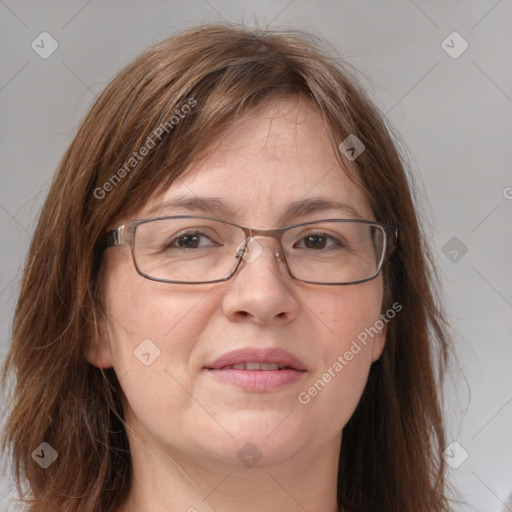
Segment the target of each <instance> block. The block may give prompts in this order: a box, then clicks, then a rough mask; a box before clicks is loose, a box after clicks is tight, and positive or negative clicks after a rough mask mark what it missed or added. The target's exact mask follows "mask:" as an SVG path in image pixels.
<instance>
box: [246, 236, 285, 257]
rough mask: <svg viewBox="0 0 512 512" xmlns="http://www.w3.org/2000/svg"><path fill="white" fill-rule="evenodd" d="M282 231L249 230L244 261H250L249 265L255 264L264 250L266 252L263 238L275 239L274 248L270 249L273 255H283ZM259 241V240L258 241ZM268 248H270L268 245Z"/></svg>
mask: <svg viewBox="0 0 512 512" xmlns="http://www.w3.org/2000/svg"><path fill="white" fill-rule="evenodd" d="M282 231H283V230H282V229H254V228H248V231H246V238H245V240H244V241H243V247H244V251H243V259H244V260H246V261H248V262H249V263H251V262H253V261H254V260H255V259H256V258H257V257H258V256H259V255H260V254H261V253H262V252H263V251H264V250H265V242H263V241H262V239H263V238H274V239H275V240H276V242H274V246H273V247H272V246H271V247H270V250H271V251H272V253H274V251H276V252H275V254H276V255H277V256H278V255H279V254H282V253H283V248H282V245H281V233H282ZM257 239H259V240H257ZM267 248H269V246H268V245H267Z"/></svg>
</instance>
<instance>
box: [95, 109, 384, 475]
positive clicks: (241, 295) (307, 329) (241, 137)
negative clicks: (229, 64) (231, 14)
mask: <svg viewBox="0 0 512 512" xmlns="http://www.w3.org/2000/svg"><path fill="white" fill-rule="evenodd" d="M178 196H186V197H188V198H204V197H215V198H218V199H220V200H221V201H222V202H223V203H225V205H227V206H228V207H229V208H230V211H231V212H232V213H231V214H228V213H227V212H216V214H215V215H212V212H211V211H209V210H198V209H194V210H190V209H184V208H182V207H180V208H168V207H167V208H166V207H161V206H159V205H161V204H162V203H164V202H167V201H170V200H172V199H173V198H176V197H178ZM312 198H315V199H318V198H323V199H326V200H330V201H337V202H340V203H344V204H345V205H346V208H345V209H339V208H335V209H321V210H314V211H310V212H309V213H303V214H301V215H299V216H294V217H285V216H284V212H285V211H286V210H287V207H288V205H290V204H291V203H294V202H298V201H299V202H301V201H306V200H310V199H312ZM150 212H151V213H150ZM175 214H176V215H181V214H191V215H205V216H215V217H218V218H222V219H224V220H228V221H231V222H234V223H236V224H239V225H243V226H250V227H253V228H259V229H271V228H276V227H281V226H286V225H290V224H296V223H300V222H306V221H314V220H320V219H328V218H354V217H355V216H357V217H359V218H362V219H374V217H373V215H372V211H371V209H370V206H369V202H368V200H367V198H366V196H365V194H364V193H363V191H362V190H361V189H360V188H359V186H357V185H356V184H354V183H353V182H352V181H351V180H350V179H349V178H348V177H347V175H346V174H345V172H344V170H343V169H342V168H340V166H339V164H338V163H337V160H336V159H335V156H334V154H333V149H332V147H331V144H330V142H329V139H328V135H327V129H326V126H325V124H324V122H323V120H322V117H321V116H320V115H319V114H318V113H317V112H316V111H315V110H314V109H313V107H312V106H311V105H310V104H309V103H307V102H304V101H302V102H299V101H298V100H280V101H275V102H273V103H271V104H268V105H266V106H265V107H260V108H259V109H258V110H256V111H254V112H253V113H252V114H251V115H250V116H249V117H247V118H246V119H245V120H243V121H241V122H240V123H239V124H237V125H236V127H235V128H234V129H232V130H230V131H229V132H228V133H227V134H226V135H225V136H224V137H223V138H222V140H221V141H220V143H218V145H215V146H214V147H213V148H212V149H211V151H210V152H208V153H207V156H206V157H205V158H204V159H203V160H202V161H200V162H198V163H196V164H195V165H193V166H192V167H191V168H190V169H189V170H188V172H187V173H186V174H185V175H183V176H182V177H181V178H180V179H178V180H177V181H176V182H174V183H173V185H172V186H171V187H170V188H169V189H168V190H167V191H166V193H165V195H164V197H161V198H158V199H155V200H153V201H151V202H149V203H148V204H147V205H146V206H145V207H144V208H143V209H142V210H141V211H139V212H138V214H137V215H136V217H135V218H137V219H143V218H148V217H153V216H164V215H175ZM128 220H133V219H121V220H120V224H121V223H123V222H125V221H128ZM257 242H258V244H259V245H260V247H261V248H262V249H263V252H262V253H261V254H259V256H258V257H257V258H256V259H254V260H253V261H251V262H250V263H249V262H248V261H243V262H242V264H241V267H240V268H239V270H238V271H237V273H236V274H235V275H234V276H233V277H232V278H231V279H230V280H228V281H225V282H221V283H214V284H194V285H187V284H168V283H159V282H155V281H151V280H148V279H145V278H144V277H142V276H140V275H139V274H138V273H137V271H136V269H135V267H134V264H133V261H132V257H131V253H130V248H129V246H128V244H125V245H123V246H121V247H115V248H111V249H108V251H107V254H106V259H105V273H104V276H105V277H104V287H103V302H104V307H105V309H106V312H107V327H106V329H105V335H104V337H103V339H102V340H100V342H99V343H98V345H97V346H96V347H94V348H93V347H91V348H89V349H88V353H87V354H86V357H87V359H88V360H89V361H90V362H91V363H93V364H95V365H97V366H100V367H103V368H106V367H110V366H112V367H113V368H114V370H115V372H116V374H117V376H118V378H119V381H120V384H121V387H122V389H123V391H124V394H125V413H126V421H127V424H128V425H129V427H130V431H131V432H132V434H131V435H135V436H136V437H137V438H139V439H141V440H142V441H143V442H144V443H145V444H146V446H148V447H151V448H154V452H155V453H161V454H163V455H164V457H166V458H169V457H170V459H171V460H173V461H180V460H187V461H196V462H197V463H200V464H201V465H203V466H205V465H208V464H209V463H212V464H213V463H215V464H224V465H227V466H237V467H241V465H240V464H241V461H242V463H244V464H246V465H250V463H249V462H248V461H249V459H250V458H251V457H252V459H251V460H256V459H258V458H259V457H261V459H260V460H259V461H258V464H259V465H265V464H269V465H270V464H276V463H279V462H283V461H286V460H289V459H290V458H296V459H297V460H298V458H300V456H301V454H305V453H309V454H315V453H319V452H320V451H322V450H326V449H330V448H331V447H333V450H334V447H339V442H340V440H341V435H340V432H341V431H342V429H343V427H344V425H345V424H346V422H347V421H348V419H349V418H350V416H351V415H352V413H353V411H354V409H355V407H356V405H357V403H358V401H359V399H360V397H361V394H362V391H363V388H364V386H365V383H366V380H367V376H368V371H369V368H370V365H371V363H372V362H373V361H375V360H376V359H377V358H378V357H379V356H380V354H381V351H382V348H383V344H384V339H385V329H382V330H381V331H380V332H379V334H377V335H375V336H374V337H373V338H372V337H371V336H367V340H366V343H361V342H358V343H357V345H358V347H359V350H357V349H355V348H354V344H353V342H354V340H357V338H358V335H360V334H361V333H362V332H364V331H365V329H367V328H370V327H372V326H374V325H375V323H376V321H377V320H378V319H379V314H380V313H381V301H382V295H383V282H382V277H381V276H379V277H377V278H376V279H373V280H371V281H368V282H365V283H361V284H356V285H348V286H339V285H334V286H329V285H319V284H307V283H303V282H299V281H297V280H294V279H292V278H291V277H290V276H289V274H288V272H287V269H286V265H285V263H283V262H282V261H278V259H277V258H276V256H275V253H276V250H277V249H278V244H277V241H276V240H273V239H272V238H258V239H257ZM233 256H234V255H233ZM360 339H361V338H360ZM143 340H145V341H143ZM141 343H142V345H141ZM272 349H279V350H280V351H285V353H284V352H281V353H280V354H279V353H277V352H275V353H272V352H271V351H272ZM240 350H242V351H243V350H247V351H248V353H247V354H244V353H243V352H242V353H241V358H242V359H243V358H245V360H246V362H258V361H261V360H262V359H264V357H265V356H268V357H267V359H266V362H268V363H271V362H272V361H274V359H275V360H276V361H275V362H280V361H278V359H283V360H286V359H287V358H288V359H290V360H291V359H294V360H295V363H293V364H292V365H291V366H293V367H295V368H298V367H299V366H300V367H301V368H300V370H302V371H298V370H299V369H296V370H288V372H289V373H290V375H291V376H290V377H289V378H288V377H287V378H286V379H283V382H282V383H281V384H279V382H277V381H278V377H276V376H275V375H276V372H278V371H282V370H269V369H259V370H258V369H256V370H245V371H246V372H248V371H252V372H254V373H253V374H252V375H254V377H250V378H251V379H252V380H251V383H252V387H251V384H250V383H249V384H248V383H247V382H246V381H245V380H244V379H242V380H237V378H234V379H231V378H230V377H229V375H227V374H226V372H229V371H230V370H221V371H218V370H212V369H211V368H212V367H214V366H215V364H214V362H215V361H216V360H218V359H219V358H221V357H224V356H226V359H223V365H224V364H225V363H226V362H228V363H229V361H230V357H231V356H230V353H231V352H233V351H240ZM269 351H270V352H269ZM347 351H348V352H350V353H351V354H352V357H350V355H347ZM249 352H250V353H249ZM286 353H287V354H288V355H286ZM269 354H270V355H269ZM239 355H240V353H239ZM342 361H343V362H342ZM288 362H290V361H288ZM336 362H338V365H336ZM340 366H341V369H340ZM268 368H271V367H268ZM231 371H233V370H231ZM266 371H269V372H270V371H271V372H272V375H271V374H270V373H269V374H268V375H269V376H270V377H266V376H265V375H264V373H265V372H266ZM326 375H327V376H326ZM329 377H330V378H329ZM266 379H268V380H266ZM319 380H320V381H321V383H318V381H319ZM255 383H256V384H255ZM265 383H267V384H265ZM268 383H270V384H268ZM315 383H317V384H316V387H315ZM311 389H312V390H311ZM308 390H309V391H308ZM315 390H316V392H315ZM248 443H251V444H248ZM334 453H335V456H336V457H337V453H336V450H334ZM247 456H248V457H249V458H247ZM185 457H186V458H185ZM244 457H245V458H244ZM244 461H246V462H247V463H246V462H244Z"/></svg>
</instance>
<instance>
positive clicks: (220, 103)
mask: <svg viewBox="0 0 512 512" xmlns="http://www.w3.org/2000/svg"><path fill="white" fill-rule="evenodd" d="M323 45H324V43H322V42H320V41H318V40H317V39H316V38H314V37H313V36H310V35H308V34H304V33H303V32H296V31H255V30H248V29H246V28H244V27H233V26H229V27H227V26H222V25H209V26H205V25H203V26H199V27H197V28H192V29H189V30H186V31H184V32H182V33H180V34H178V35H177V36H174V37H171V38H170V39H167V40H165V41H163V42H161V43H159V44H157V45H156V46H154V47H153V48H151V49H150V50H149V51H148V52H146V53H145V54H143V55H142V56H140V57H139V58H137V59H136V60H135V61H134V62H133V63H132V64H130V65H129V66H128V67H126V68H125V69H124V70H123V71H121V72H120V73H119V74H118V75H117V76H116V77H115V78H114V79H113V80H112V81H111V83H110V84H109V85H108V86H107V87H106V89H105V90H104V91H103V93H102V94H101V95H100V96H99V97H98V99H97V100H96V102H95V103H94V105H93V106H92V108H91V110H90V112H89V113H88V115H87V116H86V118H85V119H84V121H83V123H82V125H81V126H80V128H79V130H78V133H77V135H76V137H75V139H74V141H73V142H72V144H71V145H70V147H69V148H68V150H67V152H66V154H65V156H64V158H63V160H62V163H61V164H60V168H59V170H58V172H57V174H56V176H55V178H54V181H53V183H52V186H51V189H50V192H49V194H48V197H47V199H46V202H45V204H44V206H43V208H42V212H41V215H40V218H39V222H38V225H37V228H36V231H35V234H34V237H33V240H32V244H31V247H30V250H29V253H28V258H27V261H26V266H25V270H24V274H23V279H22V284H21V292H20V296H19V300H18V303H17V308H16V312H15V316H14V321H13V340H12V344H11V346H10V350H9V352H8V355H7V358H6V360H5V363H4V368H3V385H4V387H6V389H10V391H11V392H10V396H9V401H8V406H9V409H8V410H9V415H8V421H7V423H6V427H5V430H4V433H3V449H4V450H5V449H6V448H7V447H9V448H10V449H11V451H12V458H13V461H14V475H15V478H16V482H17V485H18V491H19V492H20V494H21V495H23V494H24V493H25V490H24V489H23V485H24V484H25V483H26V482H28V484H29V490H28V491H27V493H26V494H25V496H26V501H27V503H30V510H31V511H33V512H36V511H44V512H54V511H55V510H60V511H64V510H65V511H70V512H71V511H76V512H78V511H80V512H86V511H87V512H93V511H98V510H102V511H103V512H114V511H116V510H118V508H119V506H120V505H121V504H122V503H123V502H124V500H125V499H126V496H127V493H128V490H129V488H130V485H131V462H130V452H129V446H128V441H127V437H126V432H125V428H124V425H123V421H122V419H123V410H122V405H121V403H122V402H121V393H122V392H121V388H120V385H119V382H118V380H117V378H116V375H115V373H114V372H113V370H112V369H106V370H100V369H98V368H96V367H94V366H92V365H90V364H89V363H88V362H87V361H86V360H85V358H84V350H85V346H86V343H87V342H88V339H89V338H90V337H91V336H97V335H99V334H98V332H95V331H97V326H98V321H97V320H98V318H99V315H100V314H101V306H100V303H99V300H98V293H97V288H98V285H99V284H100V282H101V279H100V273H99V271H100V268H101V249H100V246H99V241H100V240H101V238H102V236H103V235H104V233H105V231H106V230H107V228H109V227H112V225H113V223H114V222H115V221H116V219H118V218H120V217H121V216H129V215H130V214H133V213H134V212H135V211H137V209H138V208H140V207H141V206H142V205H143V204H144V203H145V202H146V201H147V200H148V198H149V197H151V196H152V195H153V194H155V193H158V192H162V191H164V190H165V189H166V188H167V187H168V186H169V185H170V184H171V183H172V182H173V181H174V180H175V179H176V178H177V177H179V176H180V174H182V173H183V172H184V170H185V169H186V168H187V166H189V165H190V163H191V162H192V161H193V160H194V159H195V158H197V157H198V155H199V154H200V152H201V151H202V150H204V149H205V147H207V145H208V144H210V143H211V142H212V141H214V140H215V139H216V138H218V136H219V135H221V134H222V133H223V132H225V130H226V129H228V128H229V127H230V126H232V125H233V123H234V122H235V119H236V118H238V115H239V114H240V112H249V111H250V109H251V108H254V107H255V106H256V105H257V104H260V103H261V102H262V101H265V100H268V99H272V98H279V97H284V96H290V95H302V96H305V97H308V98H310V100H311V101H312V102H314V103H315V104H316V105H317V106H318V108H319V110H320V111H321V112H322V115H323V116H324V119H325V121H326V123H327V125H328V127H329V132H330V135H331V137H332V143H333V146H334V148H335V149H336V153H337V158H339V160H340V164H341V165H343V166H344V167H346V161H343V156H342V155H340V154H339V152H338V151H337V145H338V144H339V143H340V142H341V141H342V140H344V139H345V138H346V137H347V136H348V135H349V134H356V135H357V137H358V138H359V139H360V140H361V141H362V142H363V144H364V145H365V147H366V150H365V151H364V152H363V153H362V154H361V155H360V156H359V157H358V158H357V160H356V161H355V162H354V164H355V166H356V168H357V176H353V179H355V180H357V181H358V182H359V183H360V185H361V186H362V187H363V188H364V189H365V190H366V191H367V192H368V194H369V198H370V201H371V206H372V208H373V212H374V214H375V218H376V219H377V221H380V222H383V223H386V224H389V225H391V226H395V227H397V228H398V229H399V232H400V236H399V243H398V248H397V250H396V252H395V253H394V254H393V255H392V257H391V259H390V260H389V262H388V264H387V265H386V267H385V271H384V289H385V294H384V301H383V312H384V311H386V310H387V309H388V308H389V307H390V306H391V304H392V303H394V302H398V303H399V304H400V305H401V306H402V308H403V309H402V312H401V313H400V314H399V315H397V317H396V318H395V319H394V320H393V321H391V322H390V323H389V324H388V333H387V342H386V346H385V349H384V352H383V354H382V356H381V358H380V359H379V360H378V361H376V362H375V363H374V364H373V365H372V367H371V370H370V375H369V379H368V383H367V386H366V388H365V390H364V393H363V396H362V398H361V401H360V403H359V405H358V407H357V409H356V411H355V413H354V414H353V416H352V418H351V419H350V420H349V422H348V424H347V425H346V426H345V428H344V431H343V439H342V447H341V453H340V458H339V477H338V502H339V505H340V507H341V508H343V509H344V510H347V511H350V512H363V511H374V510H378V511H379V512H390V511H395V512H396V511H397V510H400V511H415V512H427V511H428V512H440V511H447V510H448V504H447V503H448V501H447V499H446V498H445V487H446V485H445V468H444V463H443V460H442V458H441V456H440V454H441V450H442V449H443V446H444V430H443V422H442V415H441V406H440V390H439V382H438V381H437V379H436V373H437V372H440V373H439V375H442V373H443V369H444V368H445V365H446V358H447V354H448V349H449V339H448V336H447V334H446V333H447V326H446V323H445V321H444V318H443V315H442V312H441V310H440V308H439V306H438V300H437V299H436V295H435V292H436V290H437V286H438V282H437V281H433V277H432V276H433V275H434V274H433V268H432V263H431V260H430V256H429V252H428V248H427V247H426V245H425V244H424V242H423V240H424V236H423V235H422V233H421V230H420V227H419V225H418V219H417V216H416V213H415V208H414V203H413V199H412V197H411V190H410V186H409V182H408V173H407V172H406V170H405V169H404V165H403V164H402V160H401V157H400V155H399V153H398V151H397V149H396V147H395V144H394V142H393V141H392V139H391V137H390V131H389V130H390V129H389V127H388V126H387V124H386V123H385V121H384V120H383V118H382V116H381V115H380V114H379V112H378V110H377V108H376V107H375V106H374V105H373V103H372V102H371V101H370V100H369V99H368V98H367V97H366V95H365V94H364V93H363V89H362V87H361V86H360V85H358V82H357V79H356V78H355V77H354V73H353V71H349V66H348V65H346V64H340V63H339V62H338V59H336V58H334V57H330V56H329V53H330V52H331V50H329V51H326V49H325V46H323ZM194 102H196V103H194ZM185 104H188V105H191V106H192V105H194V106H193V108H191V109H190V112H189V111H188V110H187V112H189V113H187V115H183V116H179V117H180V119H179V122H178V123H174V124H172V123H171V124H172V127H171V125H170V124H169V123H170V119H171V118H172V117H173V116H177V115H179V114H180V113H183V111H184V109H183V106H184V105H185ZM162 125H165V126H167V128H168V129H167V130H165V133H164V134H163V135H162V136H161V137H155V134H156V133H160V132H158V131H157V128H158V127H159V126H162ZM149 139H151V140H152V141H153V142H154V144H152V146H151V148H150V149H149V151H147V152H146V153H147V154H146V155H145V157H144V158H141V159H140V161H139V160H137V163H136V164H134V162H133V161H131V160H130V159H131V158H135V157H136V154H138V152H139V150H140V148H142V147H143V146H144V145H146V146H148V145H149V143H148V141H149ZM153 146H154V147H153ZM127 162H131V163H130V164H127ZM123 169H124V171H123ZM115 176H117V178H116V177H115ZM107 183H110V185H106V184H107ZM9 377H12V382H11V381H10V379H9ZM43 441H45V442H48V443H49V444H50V445H51V446H53V447H55V448H56V449H57V451H58V459H57V462H56V463H54V464H52V465H51V466H50V467H49V468H47V469H46V470H43V469H41V468H40V467H39V465H37V464H36V463H35V462H34V461H33V460H32V458H31V453H32V451H33V450H34V449H35V448H36V447H37V446H39V445H40V443H41V442H43Z"/></svg>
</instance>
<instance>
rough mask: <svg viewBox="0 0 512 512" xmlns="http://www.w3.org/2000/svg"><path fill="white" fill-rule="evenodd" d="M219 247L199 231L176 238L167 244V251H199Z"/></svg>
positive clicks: (182, 234)
mask: <svg viewBox="0 0 512 512" xmlns="http://www.w3.org/2000/svg"><path fill="white" fill-rule="evenodd" d="M201 241H203V242H204V241H206V242H207V241H210V242H211V243H209V244H208V243H201ZM215 245H219V244H216V243H215V242H213V240H212V239H211V238H210V237H209V236H207V235H205V234H204V233H200V232H199V231H189V232H188V233H181V234H180V235H178V236H175V237H174V238H172V239H171V240H169V241H168V242H167V243H166V244H165V248H166V249H199V248H201V247H208V246H209V247H211V246H215Z"/></svg>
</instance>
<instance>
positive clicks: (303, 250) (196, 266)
mask: <svg viewBox="0 0 512 512" xmlns="http://www.w3.org/2000/svg"><path fill="white" fill-rule="evenodd" d="M255 237H271V238H275V239H276V240H277V241H278V244H279V248H280V251H279V253H276V256H278V259H279V256H280V255H282V257H283V262H285V263H286V266H287V268H288V273H289V275H290V276H291V277H292V278H294V279H297V280H298V281H303V282H305V283H312V284H328V285H336V284H339V285H341V284H357V283H362V282H365V281H369V280H370V279H374V278H375V277H377V276H378V274H379V272H380V271H381V269H382V266H383V264H384V262H385V261H386V259H387V257H388V256H389V254H390V253H391V251H392V250H393V249H394V248H395V245H396V241H397V239H398V229H396V228H394V227H391V226H387V225H385V224H382V223H379V222H374V221H369V220H348V219H327V220H317V221H313V222H306V223H302V224H294V225H292V226H287V227H283V228H279V229H269V230H265V229H252V228H248V227H244V226H238V225H236V224H233V223H231V222H227V221H224V220H220V219H215V218H211V217H200V216H194V215H179V216H170V217H157V218H152V219H144V220H136V221H133V222H128V223H126V224H124V225H122V226H119V227H118V228H116V229H113V230H111V231H109V232H107V233H106V235H105V240H104V247H105V248H108V247H114V246H119V245H123V244H125V243H128V244H129V245H130V248H131V252H132V258H133V263H134V265H135V268H136V269H137V272H138V273H139V274H140V275H141V276H143V277H145V278H147V279H151V280H153V281H160V282H164V283H183V284H201V283H218V282H222V281H226V280H228V279H230V278H231V277H233V275H234V274H235V272H236V271H237V270H238V268H239V267H240V264H241V262H242V260H244V261H246V262H247V263H252V262H253V261H254V260H255V259H256V258H258V257H259V255H260V254H261V253H262V252H263V248H262V246H261V245H260V244H258V243H257V241H256V240H255Z"/></svg>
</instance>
